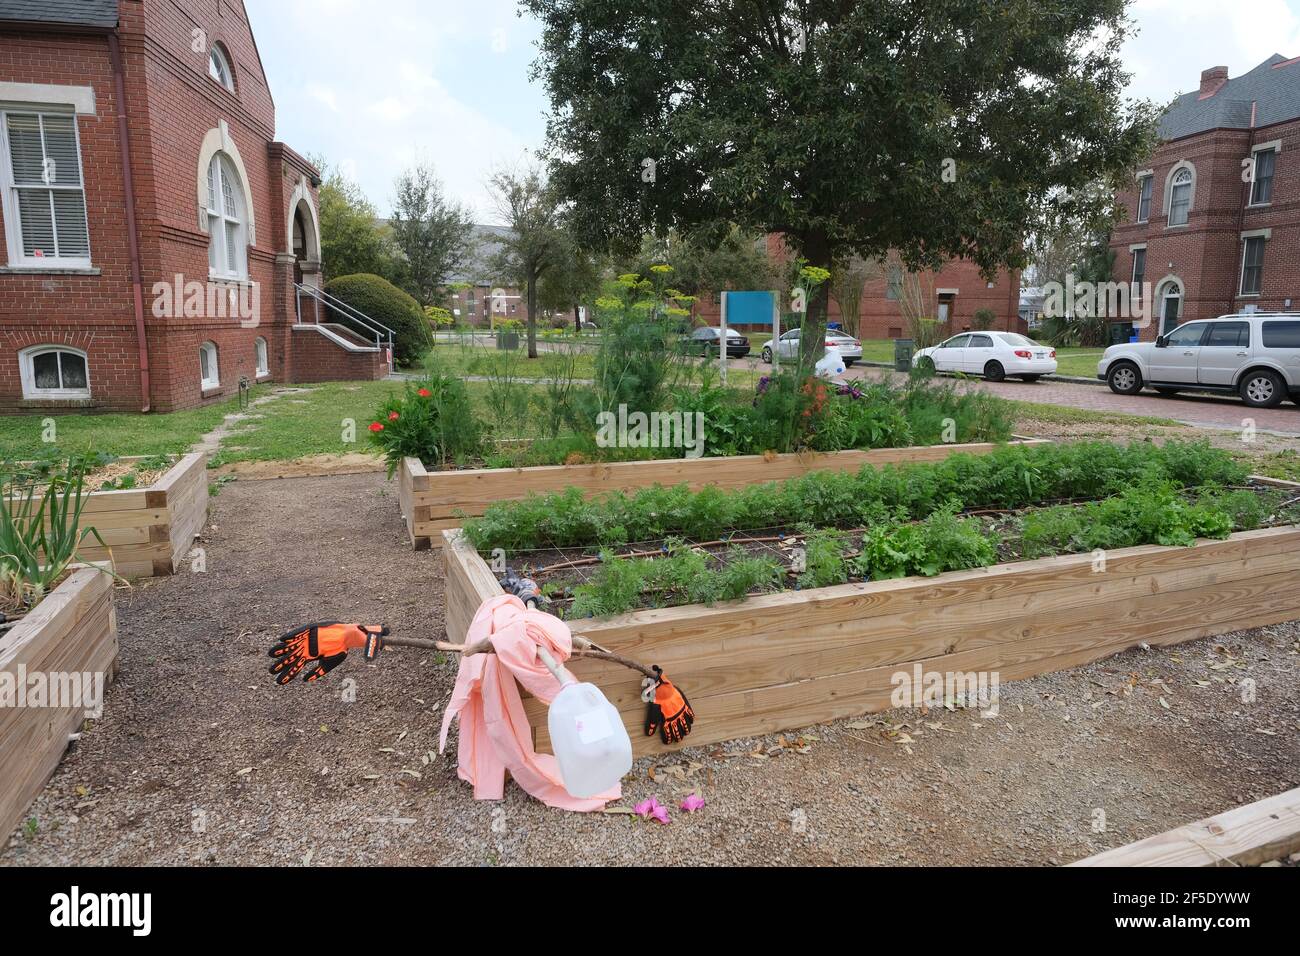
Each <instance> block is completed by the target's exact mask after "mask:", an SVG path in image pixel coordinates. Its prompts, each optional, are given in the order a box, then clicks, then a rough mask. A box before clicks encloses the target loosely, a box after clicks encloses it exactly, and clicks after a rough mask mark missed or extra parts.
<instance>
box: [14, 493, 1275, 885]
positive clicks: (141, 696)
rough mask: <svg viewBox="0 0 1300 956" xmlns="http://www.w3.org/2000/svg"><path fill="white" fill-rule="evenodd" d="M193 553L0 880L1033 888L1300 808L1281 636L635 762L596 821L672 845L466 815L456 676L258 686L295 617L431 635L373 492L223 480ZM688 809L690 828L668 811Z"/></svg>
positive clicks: (124, 601)
mask: <svg viewBox="0 0 1300 956" xmlns="http://www.w3.org/2000/svg"><path fill="white" fill-rule="evenodd" d="M201 547H202V548H203V552H204V554H203V557H204V558H205V561H206V571H205V572H203V573H197V572H195V571H194V570H191V569H190V568H188V567H187V568H185V569H184V570H183V571H182V572H181V573H180V574H179V575H177V576H175V577H173V578H168V579H162V580H157V581H152V582H147V583H144V584H141V585H139V586H137V587H136V588H135V589H133V590H131V591H124V592H119V595H118V598H119V610H118V622H119V628H120V633H121V639H122V660H121V663H122V672H121V675H120V677H119V679H118V681H117V682H116V683H115V684H114V685H113V686H112V687H111V688H110V690H109V692H108V695H107V700H106V702H105V712H104V717H103V719H102V720H100V721H98V722H96V723H95V724H94V725H93V726H92V727H91V728H90V729H89V731H88V732H87V733H86V734H85V735H84V736H83V737H82V738H81V740H80V741H79V742H78V743H77V744H76V745H74V747H73V748H72V750H71V751H70V752H69V754H68V755H67V758H66V759H65V760H64V762H63V764H62V765H61V767H60V768H59V770H58V772H57V773H56V775H55V777H54V779H53V780H52V781H51V782H50V784H49V785H48V786H47V787H46V789H45V791H44V792H43V793H42V794H41V796H40V797H39V798H38V799H37V800H36V802H35V803H34V805H33V806H32V808H31V810H30V811H29V814H28V816H29V817H30V818H31V819H32V820H33V821H35V822H34V824H32V825H31V826H29V827H26V828H23V832H20V834H18V835H15V836H14V837H13V838H11V839H10V840H9V842H8V845H7V847H6V848H5V849H4V850H3V852H2V853H0V864H4V865H67V864H74V865H106V864H116V865H140V864H165V865H176V864H179V865H234V864H254V865H299V864H322V865H377V864H426V865H427V864H461V865H489V866H492V865H510V864H534V865H536V864H541V865H550V864H573V863H588V864H590V863H598V864H599V863H622V864H637V863H645V862H648V861H650V860H656V861H659V860H673V861H674V862H676V863H679V864H687V865H690V864H704V865H714V864H785V863H798V864H836V863H840V864H842V863H853V864H908V865H912V864H930V865H953V864H959V865H960V864H1043V865H1051V864H1057V863H1065V862H1069V861H1072V860H1075V859H1079V858H1082V857H1085V856H1088V855H1090V854H1092V853H1095V852H1099V851H1101V850H1104V849H1109V848H1112V847H1115V846H1119V845H1122V844H1125V843H1128V842H1131V841H1133V840H1136V839H1140V838H1143V837H1146V836H1150V835H1152V834H1155V833H1159V832H1162V831H1164V830H1167V829H1170V828H1172V827H1175V826H1180V825H1182V824H1184V823H1188V822H1191V821H1194V820H1197V819H1200V818H1202V817H1205V816H1208V815H1210V814H1213V813H1218V812H1221V811H1223V810H1226V809H1229V808H1231V807H1234V806H1239V805H1241V804H1244V803H1249V802H1251V801H1254V800H1258V799H1261V798H1263V797H1266V796H1271V795H1274V794H1277V793H1281V792H1282V791H1284V790H1287V789H1290V788H1293V787H1295V786H1297V785H1300V746H1297V743H1296V741H1297V739H1300V738H1298V736H1297V732H1298V731H1300V704H1298V702H1297V696H1296V688H1297V687H1300V624H1296V623H1291V624H1284V625H1279V626H1275V627H1270V628H1263V629H1260V630H1255V631H1249V632H1244V633H1240V634H1233V635H1228V636H1225V637H1221V638H1217V639H1210V640H1204V641H1198V642H1194V643H1190V644H1185V645H1182V646H1180V647H1175V648H1169V649H1164V650H1153V651H1142V650H1137V651H1133V652H1130V653H1126V654H1123V655H1121V656H1119V657H1116V658H1113V659H1111V660H1108V661H1104V662H1101V663H1098V664H1094V665H1092V666H1089V667H1085V668H1079V669H1076V670H1072V671H1068V672H1065V673H1061V674H1054V675H1048V676H1045V677H1041V678H1036V679H1034V680H1030V681H1024V682H1020V683H1016V684H1009V685H1005V686H1004V687H1003V688H1002V697H1001V703H1000V714H999V715H998V716H997V717H996V718H992V717H985V716H982V715H981V714H980V713H978V712H976V711H946V710H939V711H933V712H930V713H928V714H922V713H920V712H917V711H906V712H904V711H893V712H890V713H887V714H879V715H873V716H868V717H864V718H861V719H858V720H847V721H838V722H835V723H833V724H830V725H826V726H818V727H813V728H807V729H805V730H804V731H803V732H802V733H799V732H794V733H786V734H784V735H776V736H772V737H767V738H763V739H761V740H745V741H734V742H731V743H728V744H724V745H721V746H711V747H705V748H698V749H696V750H689V751H685V752H683V753H680V754H675V755H671V756H669V757H666V758H662V759H643V760H641V761H639V762H638V763H637V765H636V766H635V767H634V769H633V774H632V775H631V776H630V777H629V778H628V780H627V781H626V784H625V794H626V795H625V798H624V800H623V801H622V802H621V803H620V804H619V807H620V808H622V809H623V810H626V808H629V807H631V806H632V805H633V804H634V803H636V802H639V801H640V800H643V799H645V798H648V797H650V796H657V797H658V798H659V800H660V801H661V802H663V803H664V804H666V805H669V806H670V807H671V809H672V811H673V813H672V816H673V822H672V823H671V824H670V825H668V826H660V825H658V824H654V823H645V822H642V821H641V820H639V819H635V818H633V817H632V816H630V815H629V814H628V813H626V812H613V813H606V814H596V815H590V816H580V815H575V814H566V813H563V812H560V811H556V810H550V809H547V808H545V807H543V806H541V805H539V804H537V803H535V802H533V801H531V800H529V799H528V798H527V797H526V796H525V795H524V794H523V793H522V792H521V791H520V790H519V789H518V788H517V787H514V786H510V787H508V788H507V794H508V795H507V799H506V800H505V801H504V802H502V803H501V804H490V803H477V802H475V801H474V800H473V797H472V794H471V792H470V789H469V787H468V785H466V784H464V783H462V782H460V781H459V780H458V779H457V777H456V772H455V765H454V758H455V748H454V742H453V746H451V747H449V753H448V754H447V755H446V756H438V755H437V754H436V753H435V751H436V749H437V733H438V729H439V725H440V723H441V715H442V707H443V706H444V705H445V703H446V700H447V698H448V696H449V694H450V692H451V689H452V685H453V683H454V680H455V666H456V662H455V661H452V660H449V659H445V658H443V657H442V656H440V655H436V654H428V653H423V652H414V651H407V650H402V651H393V652H390V653H388V654H386V655H385V656H383V657H382V658H381V659H380V661H378V662H377V663H376V664H374V665H366V664H365V663H364V662H362V661H360V660H357V659H355V657H354V658H353V659H350V660H349V661H348V662H347V663H346V664H345V665H344V666H343V667H342V668H340V669H339V670H336V671H335V672H334V673H333V674H332V675H331V677H330V679H329V681H328V682H326V683H324V684H317V685H314V686H311V687H307V686H304V685H301V684H297V685H294V686H293V687H290V688H284V689H281V688H278V687H276V686H275V685H274V683H273V682H272V680H271V678H270V676H269V675H268V674H267V667H268V666H269V659H268V658H267V656H266V651H267V649H268V648H269V647H270V646H271V644H273V643H274V641H275V638H276V637H277V636H278V634H279V633H280V632H282V631H285V630H288V629H290V628H292V627H293V626H295V625H299V624H305V623H309V622H312V621H317V620H326V619H340V620H347V621H361V622H363V623H372V622H382V623H387V624H389V625H390V626H392V627H393V629H394V631H395V632H396V633H399V634H403V635H407V636H412V637H425V638H438V637H441V636H442V600H443V585H442V567H441V560H440V558H439V556H438V554H437V552H432V553H423V554H416V553H414V552H412V551H411V549H410V547H409V545H408V544H407V541H406V536H405V529H404V527H403V525H402V522H401V519H400V517H399V515H398V513H397V501H396V486H395V485H392V484H388V483H386V482H385V481H384V479H383V477H382V476H381V475H352V476H344V477H327V478H304V479H294V480H283V481H246V480H241V481H238V482H235V483H233V484H229V485H227V486H225V488H224V489H223V491H222V493H221V495H220V497H218V498H216V499H215V500H214V502H213V515H212V525H211V526H210V527H209V528H208V529H207V531H206V532H205V535H204V538H203V540H202V541H201ZM1247 679H1249V680H1251V681H1253V682H1254V685H1253V687H1254V696H1253V698H1251V697H1250V695H1249V694H1248V693H1245V691H1246V690H1248V689H1249V687H1250V685H1246V684H1244V683H1243V682H1244V681H1246V680H1247ZM688 690H689V688H688ZM1243 698H1247V699H1252V700H1253V702H1252V703H1243ZM701 719H702V720H707V713H705V714H702V715H701ZM695 791H698V792H700V793H701V794H702V795H703V796H704V797H705V799H706V801H707V805H706V806H705V807H704V809H702V810H700V811H698V812H697V813H694V814H689V815H688V814H685V813H683V812H681V811H680V810H678V809H677V805H678V804H679V803H680V801H681V799H682V798H683V797H684V796H685V795H687V794H688V793H691V792H695Z"/></svg>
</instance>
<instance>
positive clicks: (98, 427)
mask: <svg viewBox="0 0 1300 956" xmlns="http://www.w3.org/2000/svg"><path fill="white" fill-rule="evenodd" d="M261 391H262V390H255V391H254V393H253V395H254V397H256V396H257V395H258V394H259V392H261ZM238 410H239V400H238V399H231V400H230V401H227V402H222V403H220V404H218V405H209V406H207V407H206V408H196V409H192V410H190V411H184V412H175V413H173V414H170V415H139V414H115V415H79V414H78V415H63V414H48V415H47V414H33V415H23V416H0V448H3V449H4V453H3V457H13V458H40V457H43V456H44V455H46V454H47V453H48V452H49V451H50V449H51V448H58V449H60V450H61V451H63V452H91V451H98V452H104V453H105V454H109V455H117V456H121V457H125V456H128V455H170V454H179V453H182V452H184V451H186V450H187V449H188V448H189V447H190V446H191V445H193V444H194V443H195V442H196V441H198V440H199V439H200V438H201V437H202V436H203V435H205V434H207V433H208V432H210V431H212V430H213V429H214V428H216V427H217V426H218V425H220V424H221V422H222V420H223V419H224V418H225V417H226V416H227V415H229V414H231V413H232V412H236V411H238ZM49 422H53V435H52V437H53V441H52V442H51V441H46V438H47V437H51V436H49V428H48V423H49Z"/></svg>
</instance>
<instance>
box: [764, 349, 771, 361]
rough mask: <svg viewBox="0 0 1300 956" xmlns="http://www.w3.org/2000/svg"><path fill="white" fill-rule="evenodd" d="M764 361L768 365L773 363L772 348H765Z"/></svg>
mask: <svg viewBox="0 0 1300 956" xmlns="http://www.w3.org/2000/svg"><path fill="white" fill-rule="evenodd" d="M763 361H764V362H766V363H767V364H768V365H771V364H772V350H771V349H763Z"/></svg>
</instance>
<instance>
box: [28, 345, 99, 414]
mask: <svg viewBox="0 0 1300 956" xmlns="http://www.w3.org/2000/svg"><path fill="white" fill-rule="evenodd" d="M18 363H19V364H18V368H19V372H20V374H21V378H22V383H23V398H25V399H29V400H31V399H43V398H44V399H51V398H52V399H69V400H75V399H88V398H90V363H89V362H88V361H87V359H86V353H85V352H83V351H81V349H74V348H72V347H71V346H67V345H37V346H34V347H33V348H29V349H24V350H23V351H22V352H20V353H19V355H18Z"/></svg>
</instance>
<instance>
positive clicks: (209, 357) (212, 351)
mask: <svg viewBox="0 0 1300 956" xmlns="http://www.w3.org/2000/svg"><path fill="white" fill-rule="evenodd" d="M199 383H200V384H201V385H202V387H203V390H204V391H205V392H206V391H208V390H209V389H213V388H220V387H221V368H220V366H219V365H218V364H217V346H216V343H215V342H204V343H203V344H202V345H200V346H199Z"/></svg>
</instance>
